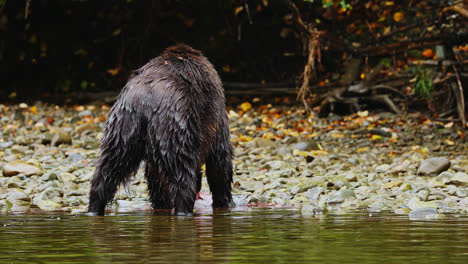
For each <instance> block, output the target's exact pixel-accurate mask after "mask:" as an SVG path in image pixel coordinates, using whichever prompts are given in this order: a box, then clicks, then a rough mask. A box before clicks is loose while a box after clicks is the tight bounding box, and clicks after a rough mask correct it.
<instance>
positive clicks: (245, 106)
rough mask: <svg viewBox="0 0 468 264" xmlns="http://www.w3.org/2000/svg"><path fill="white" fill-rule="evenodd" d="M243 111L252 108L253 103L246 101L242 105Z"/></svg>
mask: <svg viewBox="0 0 468 264" xmlns="http://www.w3.org/2000/svg"><path fill="white" fill-rule="evenodd" d="M240 108H241V109H242V111H244V112H246V111H248V110H250V109H251V108H252V105H251V104H250V103H249V102H244V103H242V104H241V105H240Z"/></svg>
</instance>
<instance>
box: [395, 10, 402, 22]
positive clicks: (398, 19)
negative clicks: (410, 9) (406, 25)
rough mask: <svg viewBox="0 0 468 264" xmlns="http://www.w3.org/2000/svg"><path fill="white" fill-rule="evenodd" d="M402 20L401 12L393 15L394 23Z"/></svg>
mask: <svg viewBox="0 0 468 264" xmlns="http://www.w3.org/2000/svg"><path fill="white" fill-rule="evenodd" d="M402 18H403V13H402V12H395V13H393V20H394V21H395V22H400V21H401V19H402Z"/></svg>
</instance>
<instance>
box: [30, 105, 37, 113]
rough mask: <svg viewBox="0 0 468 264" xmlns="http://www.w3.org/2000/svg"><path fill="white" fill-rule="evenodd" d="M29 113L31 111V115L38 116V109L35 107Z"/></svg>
mask: <svg viewBox="0 0 468 264" xmlns="http://www.w3.org/2000/svg"><path fill="white" fill-rule="evenodd" d="M29 111H31V113H33V114H35V115H36V114H37V107H36V106H33V107H31V109H29Z"/></svg>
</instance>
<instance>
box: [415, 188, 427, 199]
mask: <svg viewBox="0 0 468 264" xmlns="http://www.w3.org/2000/svg"><path fill="white" fill-rule="evenodd" d="M417 196H418V197H419V198H420V199H421V201H427V200H428V198H429V191H428V190H421V191H419V192H418V193H417Z"/></svg>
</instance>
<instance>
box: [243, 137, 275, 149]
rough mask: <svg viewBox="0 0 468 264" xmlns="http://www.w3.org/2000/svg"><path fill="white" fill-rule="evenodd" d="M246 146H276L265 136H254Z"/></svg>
mask: <svg viewBox="0 0 468 264" xmlns="http://www.w3.org/2000/svg"><path fill="white" fill-rule="evenodd" d="M246 147H247V148H267V147H276V143H275V142H274V141H271V140H269V139H265V138H254V139H252V140H251V141H250V142H249V143H247V145H246Z"/></svg>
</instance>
